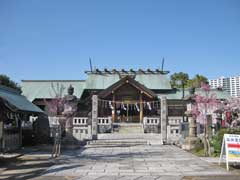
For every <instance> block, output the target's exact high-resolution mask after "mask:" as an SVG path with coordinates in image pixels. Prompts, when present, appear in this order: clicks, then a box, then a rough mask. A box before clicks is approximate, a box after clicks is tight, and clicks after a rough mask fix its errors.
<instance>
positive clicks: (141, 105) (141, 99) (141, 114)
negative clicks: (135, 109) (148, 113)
mask: <svg viewBox="0 0 240 180" xmlns="http://www.w3.org/2000/svg"><path fill="white" fill-rule="evenodd" d="M139 116H140V117H139V118H140V123H142V121H143V97H142V92H140V115H139Z"/></svg>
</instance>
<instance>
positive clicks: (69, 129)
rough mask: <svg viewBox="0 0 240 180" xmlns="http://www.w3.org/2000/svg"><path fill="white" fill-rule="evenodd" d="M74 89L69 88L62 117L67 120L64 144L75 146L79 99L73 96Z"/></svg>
mask: <svg viewBox="0 0 240 180" xmlns="http://www.w3.org/2000/svg"><path fill="white" fill-rule="evenodd" d="M73 93H74V88H73V87H72V85H70V86H69V88H68V94H67V95H65V96H64V98H63V101H64V107H63V113H62V115H63V116H64V118H65V132H66V135H65V138H64V139H63V144H69V145H74V144H76V140H75V139H74V137H73V117H74V116H75V115H76V112H77V104H78V100H77V97H76V96H74V95H73Z"/></svg>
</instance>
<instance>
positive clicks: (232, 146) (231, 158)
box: [219, 134, 240, 170]
mask: <svg viewBox="0 0 240 180" xmlns="http://www.w3.org/2000/svg"><path fill="white" fill-rule="evenodd" d="M224 154H225V155H226V166H227V170H229V162H240V134H224V137H223V142H222V149H221V155H220V159H219V165H220V163H221V161H222V159H223V155H224Z"/></svg>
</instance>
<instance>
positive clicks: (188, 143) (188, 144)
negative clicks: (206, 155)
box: [182, 89, 197, 150]
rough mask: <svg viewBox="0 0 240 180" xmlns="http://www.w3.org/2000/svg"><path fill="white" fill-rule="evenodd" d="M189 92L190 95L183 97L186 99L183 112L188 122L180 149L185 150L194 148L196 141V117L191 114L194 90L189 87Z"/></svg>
mask: <svg viewBox="0 0 240 180" xmlns="http://www.w3.org/2000/svg"><path fill="white" fill-rule="evenodd" d="M189 92H190V95H189V96H186V97H185V98H184V99H185V100H186V101H187V111H186V112H185V115H186V116H187V117H188V122H189V134H188V137H187V138H186V139H185V142H184V144H183V145H182V149H185V150H192V149H194V148H195V146H196V142H197V121H196V117H195V116H194V115H193V114H192V110H193V103H194V97H195V95H194V90H192V89H190V90H189Z"/></svg>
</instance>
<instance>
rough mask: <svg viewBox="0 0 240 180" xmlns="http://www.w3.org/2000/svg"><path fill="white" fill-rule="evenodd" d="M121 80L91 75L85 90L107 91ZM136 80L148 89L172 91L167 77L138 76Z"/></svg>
mask: <svg viewBox="0 0 240 180" xmlns="http://www.w3.org/2000/svg"><path fill="white" fill-rule="evenodd" d="M119 80H120V77H119V75H118V74H89V75H88V78H87V80H86V86H85V89H106V88H108V87H109V86H111V85H113V84H114V83H116V82H117V81H119ZM135 80H136V81H138V82H139V83H140V84H142V85H144V86H145V87H147V88H148V89H163V90H165V89H171V85H170V81H169V79H168V77H167V75H163V74H137V75H136V77H135Z"/></svg>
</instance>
